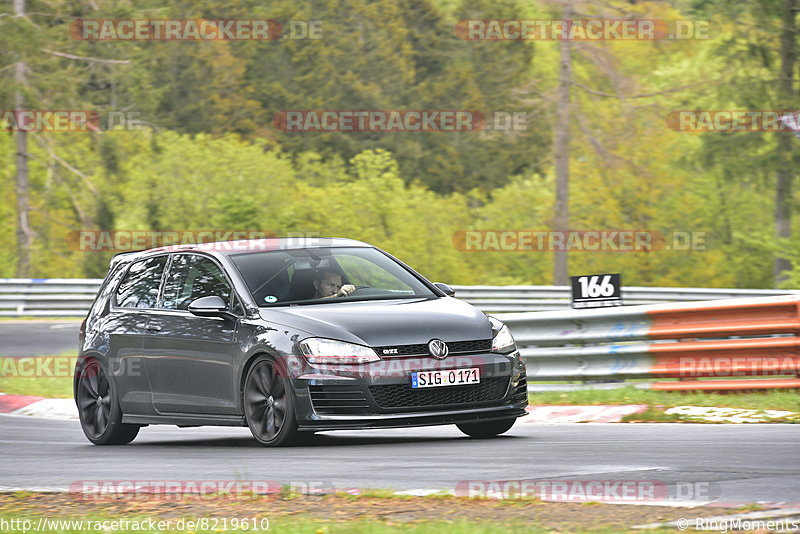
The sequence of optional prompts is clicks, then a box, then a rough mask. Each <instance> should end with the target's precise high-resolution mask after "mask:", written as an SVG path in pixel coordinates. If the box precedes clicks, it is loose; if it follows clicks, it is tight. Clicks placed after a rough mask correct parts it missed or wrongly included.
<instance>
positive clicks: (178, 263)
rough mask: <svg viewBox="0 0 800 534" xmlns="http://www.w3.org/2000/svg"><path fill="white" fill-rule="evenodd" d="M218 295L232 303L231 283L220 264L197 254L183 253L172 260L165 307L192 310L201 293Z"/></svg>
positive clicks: (206, 295) (226, 301)
mask: <svg viewBox="0 0 800 534" xmlns="http://www.w3.org/2000/svg"><path fill="white" fill-rule="evenodd" d="M209 296H217V297H221V298H222V300H224V301H225V304H229V303H230V299H231V287H230V285H229V284H228V280H227V279H226V278H225V275H224V274H223V273H222V271H221V270H220V268H219V267H218V266H217V264H216V263H214V262H213V261H212V260H210V259H209V258H206V257H205V256H198V255H197V254H180V255H177V256H175V257H174V259H173V260H172V266H171V267H170V271H169V276H168V277H167V282H166V283H165V284H164V303H163V305H162V307H163V308H167V309H170V310H188V309H189V304H190V303H191V302H192V301H194V300H197V299H199V298H200V297H209Z"/></svg>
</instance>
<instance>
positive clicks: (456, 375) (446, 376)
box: [411, 367, 481, 389]
mask: <svg viewBox="0 0 800 534" xmlns="http://www.w3.org/2000/svg"><path fill="white" fill-rule="evenodd" d="M480 383H481V373H480V370H479V369H478V368H477V367H472V368H470V369H451V370H449V371H419V372H416V373H411V387H412V388H414V389H417V388H436V387H441V386H461V385H464V384H480Z"/></svg>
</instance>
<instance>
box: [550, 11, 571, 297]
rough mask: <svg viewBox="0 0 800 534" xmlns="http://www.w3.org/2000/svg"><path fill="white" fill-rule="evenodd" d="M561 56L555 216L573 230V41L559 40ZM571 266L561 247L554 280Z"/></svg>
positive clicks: (566, 14)
mask: <svg viewBox="0 0 800 534" xmlns="http://www.w3.org/2000/svg"><path fill="white" fill-rule="evenodd" d="M571 16H572V14H571V10H570V7H569V3H567V4H565V6H564V11H563V18H564V20H570V18H571ZM559 46H560V49H561V60H560V69H559V85H558V97H557V99H556V106H557V107H556V124H555V139H554V142H553V151H554V156H555V164H556V211H555V217H554V218H553V230H555V231H556V232H566V231H568V230H569V141H570V135H569V117H570V89H571V86H572V43H571V42H570V41H569V40H566V39H564V40H562V41H560V43H559ZM568 282H569V269H568V262H567V252H566V251H565V250H557V251H555V254H554V262H553V283H555V284H556V285H567V284H568Z"/></svg>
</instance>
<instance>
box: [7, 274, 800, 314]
mask: <svg viewBox="0 0 800 534" xmlns="http://www.w3.org/2000/svg"><path fill="white" fill-rule="evenodd" d="M101 282H102V280H100V279H99V278H87V279H77V278H76V279H70V278H0V316H47V317H59V316H60V317H82V316H84V315H86V312H88V311H89V306H91V303H92V300H93V299H94V295H95V293H97V290H98V289H99V288H100V284H101ZM453 289H455V290H456V296H457V297H458V298H459V299H461V300H466V301H467V302H469V303H470V304H472V305H474V306H475V307H477V308H478V309H480V310H483V311H485V312H491V313H504V312H526V311H548V310H569V309H570V288H569V287H567V286H453ZM786 294H798V295H800V291H792V290H778V289H702V288H692V287H623V288H622V299H623V303H624V304H625V305H626V306H636V305H642V304H655V303H661V302H695V301H703V300H713V299H728V298H737V297H766V296H773V295H786Z"/></svg>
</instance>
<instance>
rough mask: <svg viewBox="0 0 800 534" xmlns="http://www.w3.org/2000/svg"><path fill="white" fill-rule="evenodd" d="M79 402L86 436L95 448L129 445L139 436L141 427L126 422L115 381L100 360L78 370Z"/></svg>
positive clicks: (76, 397) (77, 397) (92, 360)
mask: <svg viewBox="0 0 800 534" xmlns="http://www.w3.org/2000/svg"><path fill="white" fill-rule="evenodd" d="M75 402H76V403H77V405H78V416H79V417H80V420H81V428H82V429H83V433H84V434H85V435H86V438H87V439H88V440H89V441H91V442H92V443H94V444H95V445H125V444H126V443H130V442H131V441H133V439H134V438H135V437H136V435H137V434H138V433H139V428H140V427H139V425H129V424H125V423H123V422H122V410H121V409H120V407H119V399H118V398H117V390H116V386H115V385H114V381H113V380H110V379H109V378H108V373H106V370H105V368H104V367H103V364H102V363H100V360H98V359H96V358H90V359H88V360H86V362H85V363H84V364H83V366H82V367H81V369H80V371H78V384H77V388H76V390H75Z"/></svg>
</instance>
